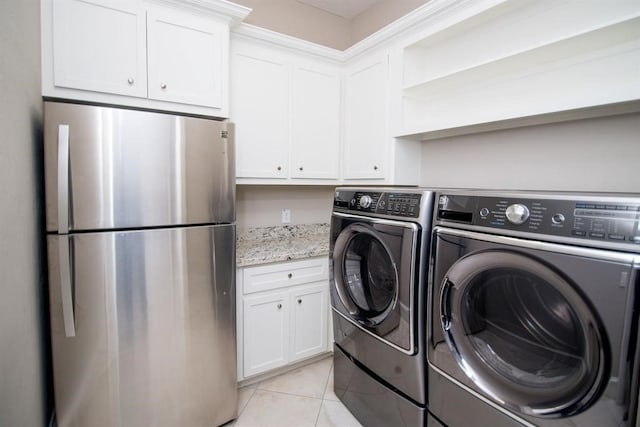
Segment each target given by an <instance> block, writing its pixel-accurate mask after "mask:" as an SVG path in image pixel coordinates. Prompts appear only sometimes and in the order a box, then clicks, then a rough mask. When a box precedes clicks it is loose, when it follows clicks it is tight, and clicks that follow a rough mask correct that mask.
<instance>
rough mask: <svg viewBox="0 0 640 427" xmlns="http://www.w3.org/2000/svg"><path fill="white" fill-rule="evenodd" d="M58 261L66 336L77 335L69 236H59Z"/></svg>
mask: <svg viewBox="0 0 640 427" xmlns="http://www.w3.org/2000/svg"><path fill="white" fill-rule="evenodd" d="M58 258H59V259H58V261H59V266H60V297H61V299H62V322H63V323H64V336H65V337H67V338H73V337H75V336H76V321H75V315H74V313H73V290H72V283H71V256H70V254H69V236H60V237H59V238H58Z"/></svg>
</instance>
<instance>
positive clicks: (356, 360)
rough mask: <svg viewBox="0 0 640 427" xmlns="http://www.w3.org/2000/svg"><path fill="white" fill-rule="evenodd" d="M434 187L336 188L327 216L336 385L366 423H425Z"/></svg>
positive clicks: (386, 424)
mask: <svg viewBox="0 0 640 427" xmlns="http://www.w3.org/2000/svg"><path fill="white" fill-rule="evenodd" d="M433 197H434V195H433V193H432V192H431V191H427V190H423V189H407V188H366V189H364V188H360V189H359V188H338V189H337V190H336V192H335V199H334V208H333V214H332V217H331V240H330V265H331V275H330V283H331V285H330V288H331V305H332V311H333V325H334V339H335V343H334V390H335V393H336V395H337V396H338V397H339V398H340V400H341V401H342V402H343V403H344V404H345V406H346V407H347V408H348V409H349V410H350V411H351V412H352V413H353V414H354V415H355V417H356V418H357V419H358V420H359V421H360V422H361V423H362V424H364V425H365V426H367V427H370V426H423V425H424V424H425V423H426V421H425V420H426V416H427V415H426V414H427V409H426V393H427V390H426V364H425V360H426V353H425V330H424V325H425V324H426V322H425V319H426V314H425V309H426V287H425V286H424V285H425V284H426V279H427V274H426V265H427V255H428V248H429V238H430V232H431V217H432V214H433V200H434V199H433Z"/></svg>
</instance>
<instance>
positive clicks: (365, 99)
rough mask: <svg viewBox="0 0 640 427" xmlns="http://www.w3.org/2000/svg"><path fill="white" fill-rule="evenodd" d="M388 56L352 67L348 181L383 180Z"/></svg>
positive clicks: (348, 100)
mask: <svg viewBox="0 0 640 427" xmlns="http://www.w3.org/2000/svg"><path fill="white" fill-rule="evenodd" d="M388 87H389V85H388V57H387V55H386V53H385V54H383V55H377V56H375V57H373V58H370V59H368V60H366V61H362V62H359V63H357V64H355V65H353V66H351V67H349V69H348V71H347V73H346V97H345V99H346V100H345V106H346V114H345V149H344V153H345V163H344V178H345V179H382V178H384V177H385V172H386V163H387V159H388V154H387V139H388V138H387V135H388V132H387V108H388V96H387V91H388Z"/></svg>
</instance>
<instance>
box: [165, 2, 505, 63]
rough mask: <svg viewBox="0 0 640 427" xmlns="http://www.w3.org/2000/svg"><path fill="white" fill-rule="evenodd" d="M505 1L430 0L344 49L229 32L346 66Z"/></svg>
mask: <svg viewBox="0 0 640 427" xmlns="http://www.w3.org/2000/svg"><path fill="white" fill-rule="evenodd" d="M168 1H180V0H168ZM187 1H197V0H187ZM200 1H203V0H200ZM505 1H508V0H431V1H429V2H427V3H425V4H424V5H423V6H420V7H418V8H417V9H415V10H413V11H411V12H409V13H408V14H406V15H404V16H403V17H401V18H399V19H397V20H396V21H394V22H392V23H390V24H389V25H387V26H385V27H383V28H382V29H380V30H378V31H376V32H375V33H373V34H371V35H370V36H368V37H367V38H365V39H363V40H361V41H359V42H358V43H356V44H354V45H353V46H351V47H349V48H347V49H346V50H339V49H333V48H330V47H326V46H323V45H320V44H318V43H314V42H310V41H307V40H304V39H300V38H298V37H294V36H289V35H286V34H282V33H279V32H277V31H273V30H268V29H266V28H262V27H258V26H255V25H251V24H246V23H241V24H240V25H238V26H236V27H235V28H234V29H233V30H232V33H233V34H234V35H237V36H241V37H245V38H250V39H255V40H259V41H262V42H267V43H271V44H273V45H276V46H279V47H284V48H288V49H293V50H295V51H299V52H302V53H306V54H313V55H316V56H319V57H322V58H325V59H330V60H333V61H337V62H340V63H346V62H348V61H349V60H350V59H352V58H354V57H357V56H359V55H361V54H364V53H366V52H369V51H371V50H373V49H377V48H380V46H381V45H382V44H385V43H388V42H390V41H392V40H395V39H396V38H397V37H399V36H401V35H404V34H407V33H409V32H411V31H415V30H416V27H418V26H423V25H424V24H425V23H429V22H430V21H432V20H434V19H435V20H434V21H433V22H432V23H433V24H434V25H433V26H432V28H433V32H436V31H438V30H441V29H442V28H444V27H446V26H449V25H452V24H453V23H455V22H458V21H460V20H463V19H466V18H467V17H469V16H473V15H475V14H478V13H480V12H482V11H484V10H486V9H489V8H491V7H494V6H497V5H499V4H501V3H504V2H505ZM445 18H446V19H445Z"/></svg>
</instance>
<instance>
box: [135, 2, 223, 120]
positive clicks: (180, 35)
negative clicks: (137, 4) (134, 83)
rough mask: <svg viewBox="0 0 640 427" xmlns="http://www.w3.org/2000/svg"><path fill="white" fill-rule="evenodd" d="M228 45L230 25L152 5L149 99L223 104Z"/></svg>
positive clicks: (148, 34) (148, 16)
mask: <svg viewBox="0 0 640 427" xmlns="http://www.w3.org/2000/svg"><path fill="white" fill-rule="evenodd" d="M228 45H229V28H228V25H227V24H226V23H224V22H219V21H216V20H215V19H211V18H209V17H203V16H201V15H194V14H192V13H185V12H183V11H179V10H176V9H168V8H164V7H158V6H155V5H150V6H149V10H148V12H147V49H148V61H149V62H148V64H149V67H148V68H149V73H148V76H149V77H148V88H149V98H152V99H158V100H162V101H170V102H181V103H184V104H194V105H203V106H207V107H214V108H219V109H220V108H222V107H223V96H222V85H223V82H224V80H225V77H226V72H225V69H224V67H226V66H227V62H226V61H225V60H224V58H226V57H227V56H228Z"/></svg>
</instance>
